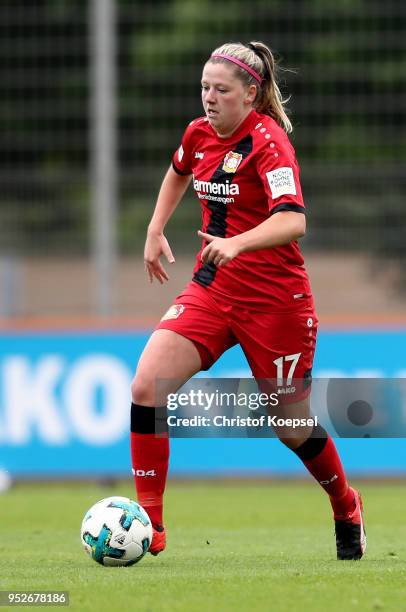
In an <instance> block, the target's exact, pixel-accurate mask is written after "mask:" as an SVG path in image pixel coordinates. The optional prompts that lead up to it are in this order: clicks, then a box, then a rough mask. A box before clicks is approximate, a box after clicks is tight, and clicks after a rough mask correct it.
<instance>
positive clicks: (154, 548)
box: [148, 525, 166, 556]
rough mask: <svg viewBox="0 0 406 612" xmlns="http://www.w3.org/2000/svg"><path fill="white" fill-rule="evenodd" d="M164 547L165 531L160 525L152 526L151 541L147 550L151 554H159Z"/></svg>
mask: <svg viewBox="0 0 406 612" xmlns="http://www.w3.org/2000/svg"><path fill="white" fill-rule="evenodd" d="M165 547H166V531H165V528H164V527H162V525H157V526H156V527H154V526H152V542H151V546H150V547H149V550H148V552H150V553H151V555H154V556H156V555H159V553H160V552H162V551H163V550H165Z"/></svg>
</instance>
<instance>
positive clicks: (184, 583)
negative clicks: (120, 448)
mask: <svg viewBox="0 0 406 612" xmlns="http://www.w3.org/2000/svg"><path fill="white" fill-rule="evenodd" d="M360 489H361V491H362V493H363V497H364V504H365V510H366V512H365V518H366V528H367V536H368V550H367V554H366V555H365V557H364V558H363V559H362V561H356V562H351V561H349V562H348V561H347V562H342V561H341V562H339V561H336V559H335V543H334V529H333V524H332V519H331V512H330V507H329V503H328V500H327V499H326V496H325V494H324V493H323V491H322V490H321V489H319V487H318V486H317V485H316V484H310V483H309V484H307V483H305V482H303V483H302V482H291V483H286V484H280V483H275V482H269V483H267V482H260V483H258V482H252V483H244V482H213V483H199V482H197V483H175V482H171V483H170V484H169V486H168V491H167V495H166V503H167V511H166V525H167V528H168V547H167V550H166V551H165V552H164V553H163V554H161V555H159V556H158V557H152V555H149V554H147V555H146V557H145V558H144V559H143V560H142V561H141V562H140V563H139V564H138V565H135V566H133V567H128V568H105V567H102V566H100V565H98V564H96V563H94V562H93V561H92V560H91V559H90V558H89V557H88V556H87V555H86V554H85V552H84V551H83V549H82V547H81V544H80V540H79V530H80V524H81V520H82V517H83V515H84V513H85V511H86V510H87V509H88V508H89V507H90V506H91V505H92V504H93V503H95V502H96V501H98V500H99V499H101V498H103V497H108V496H110V495H124V496H128V497H134V491H133V488H132V484H131V483H130V482H125V483H116V484H113V485H112V486H104V487H103V486H96V485H89V484H75V483H64V484H58V485H56V484H51V485H47V484H20V485H17V486H15V487H14V488H13V489H11V490H10V491H9V492H7V493H3V494H2V495H0V542H1V554H0V588H1V589H3V590H11V589H16V590H17V589H18V590H30V591H38V590H48V591H49V590H67V591H69V593H70V606H69V608H68V609H71V610H78V611H87V610H89V611H90V610H92V611H93V610H98V611H100V610H142V611H147V610H148V611H155V610H157V611H160V610H168V611H177V610H185V611H186V610H188V611H191V610H192V611H194V610H196V611H199V612H200V611H206V610H208V611H211V610H215V611H217V610H218V611H220V612H221V611H223V610H233V611H234V612H235V611H239V610H261V611H262V610H263V611H267V610H276V611H277V612H279V611H284V610H289V611H290V612H292V611H293V612H295V611H296V610H298V611H299V610H300V611H306V612H307V611H309V612H310V611H312V612H313V611H318V610H323V611H324V610H327V611H328V612H335V611H336V610H337V611H338V610H340V611H342V610H344V609H345V610H357V611H359V610H361V611H363V610H370V611H377V610H382V611H383V612H386V611H389V610H394V611H395V610H396V612H398V611H399V610H405V609H406V521H405V516H406V513H405V508H406V487H405V486H402V485H400V484H394V483H388V484H373V483H368V484H363V485H362V484H361V485H360ZM13 609H16V608H13ZM65 609H66V608H65Z"/></svg>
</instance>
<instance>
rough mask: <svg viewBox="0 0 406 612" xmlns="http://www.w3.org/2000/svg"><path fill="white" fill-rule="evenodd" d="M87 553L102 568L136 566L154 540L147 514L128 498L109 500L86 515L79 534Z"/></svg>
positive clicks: (105, 500) (91, 509) (100, 502)
mask: <svg viewBox="0 0 406 612" xmlns="http://www.w3.org/2000/svg"><path fill="white" fill-rule="evenodd" d="M80 539H81V541H82V544H83V546H84V549H85V551H86V552H87V553H88V554H89V555H90V556H91V558H92V559H94V560H95V561H97V563H101V564H102V565H108V566H114V565H116V566H117V565H134V563H138V561H140V560H141V559H142V557H143V556H144V555H145V553H146V552H147V550H148V548H149V546H150V544H151V540H152V525H151V521H150V519H149V516H148V514H147V513H146V512H145V510H144V508H142V506H140V505H139V504H137V502H135V501H133V500H131V499H129V498H128V497H107V498H106V499H102V500H101V501H99V502H97V504H94V506H92V507H91V508H90V510H88V511H87V512H86V514H85V517H84V519H83V522H82V528H81V532H80Z"/></svg>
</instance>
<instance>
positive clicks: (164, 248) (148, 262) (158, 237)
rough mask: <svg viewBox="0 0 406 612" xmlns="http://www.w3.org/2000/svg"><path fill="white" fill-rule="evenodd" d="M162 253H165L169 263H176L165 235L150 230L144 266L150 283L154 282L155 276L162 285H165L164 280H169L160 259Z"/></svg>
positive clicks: (146, 243)
mask: <svg viewBox="0 0 406 612" xmlns="http://www.w3.org/2000/svg"><path fill="white" fill-rule="evenodd" d="M161 255H165V257H166V259H167V260H168V262H169V263H171V264H172V263H175V258H174V256H173V254H172V251H171V247H170V246H169V243H168V241H167V239H166V238H165V236H164V235H163V234H159V233H155V232H148V234H147V239H146V242H145V248H144V268H145V271H146V273H147V274H148V278H149V282H150V283H152V282H153V280H154V277H155V278H156V279H157V280H158V281H159V282H160V283H161V285H163V283H164V281H167V280H169V276H168V274H167V272H166V270H165V268H164V267H163V265H162V264H161V262H160V259H159V258H160V257H161Z"/></svg>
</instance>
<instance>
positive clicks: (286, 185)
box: [266, 166, 296, 200]
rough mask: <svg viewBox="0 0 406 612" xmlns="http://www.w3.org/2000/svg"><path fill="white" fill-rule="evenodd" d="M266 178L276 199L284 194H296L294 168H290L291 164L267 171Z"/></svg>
mask: <svg viewBox="0 0 406 612" xmlns="http://www.w3.org/2000/svg"><path fill="white" fill-rule="evenodd" d="M266 178H267V179H268V183H269V187H270V188H271V192H272V197H273V199H274V200H275V199H276V198H279V197H280V196H282V195H288V194H290V195H296V185H295V178H294V176H293V169H292V168H289V166H285V167H283V168H277V169H276V170H271V171H270V172H267V173H266Z"/></svg>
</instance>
